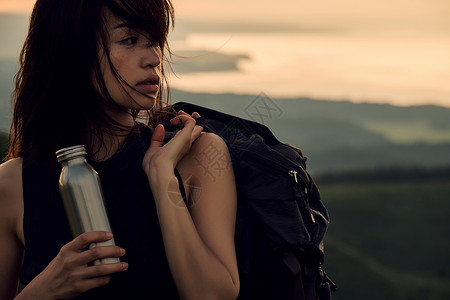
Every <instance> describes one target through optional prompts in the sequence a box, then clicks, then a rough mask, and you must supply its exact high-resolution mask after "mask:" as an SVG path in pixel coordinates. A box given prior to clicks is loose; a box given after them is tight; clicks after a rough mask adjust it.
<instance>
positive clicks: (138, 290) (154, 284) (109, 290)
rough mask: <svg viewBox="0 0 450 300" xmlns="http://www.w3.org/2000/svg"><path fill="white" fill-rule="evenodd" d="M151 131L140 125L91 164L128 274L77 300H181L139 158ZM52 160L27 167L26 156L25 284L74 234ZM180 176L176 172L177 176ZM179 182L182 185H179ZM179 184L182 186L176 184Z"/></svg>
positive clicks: (23, 265)
mask: <svg viewBox="0 0 450 300" xmlns="http://www.w3.org/2000/svg"><path fill="white" fill-rule="evenodd" d="M151 135H152V132H151V130H150V129H149V128H148V127H146V126H138V127H137V129H136V132H134V133H132V134H130V136H129V137H128V138H127V140H126V142H125V144H124V146H123V147H122V148H121V150H120V151H119V152H117V153H116V154H115V155H114V156H113V157H111V158H110V159H108V160H106V161H104V162H92V161H90V163H91V165H92V166H93V167H94V168H95V169H96V170H97V172H98V173H99V176H100V180H101V182H102V189H103V193H104V197H105V204H106V207H107V210H108V215H109V218H110V222H111V227H112V231H113V232H114V239H115V241H116V244H117V245H118V246H120V247H123V248H125V249H126V251H127V252H126V255H125V256H124V257H123V258H122V261H126V262H128V264H129V268H128V270H127V271H125V272H123V273H117V274H113V275H112V281H111V282H110V283H109V284H108V285H106V286H104V287H100V288H97V289H94V290H91V291H89V292H87V293H85V294H83V295H80V296H79V297H77V298H76V299H140V298H142V297H145V298H148V299H179V297H178V294H177V290H176V287H175V283H174V281H173V278H172V276H171V273H170V270H169V266H168V262H167V258H166V254H165V250H164V244H163V239H162V234H161V229H160V225H159V221H158V217H157V213H156V207H155V202H154V198H153V195H152V192H151V190H150V186H149V183H148V179H147V176H146V174H145V173H144V171H143V170H142V159H143V156H144V154H145V152H146V150H147V148H148V146H149V144H150V140H151ZM55 161H56V160H52V161H51V162H39V163H34V164H31V165H29V164H28V163H27V161H26V159H25V158H24V167H23V175H22V180H23V197H24V222H23V226H24V235H25V244H26V245H25V253H24V260H23V264H22V269H21V272H20V281H21V283H22V284H24V285H26V284H28V283H29V282H30V281H31V280H32V279H33V278H34V277H36V276H37V275H38V274H39V273H40V272H42V271H43V270H44V268H45V267H46V266H47V265H48V264H49V262H50V261H51V260H52V259H53V258H54V257H55V256H56V255H57V254H58V252H59V250H60V249H61V247H62V246H63V245H65V244H66V243H67V242H69V241H71V240H72V234H71V232H70V227H69V224H68V221H67V218H66V214H65V211H64V207H63V204H62V201H61V198H60V195H59V190H58V179H59V174H60V171H61V169H60V167H59V166H58V164H57V163H55ZM177 175H178V174H177ZM180 183H181V182H180ZM180 185H181V184H180Z"/></svg>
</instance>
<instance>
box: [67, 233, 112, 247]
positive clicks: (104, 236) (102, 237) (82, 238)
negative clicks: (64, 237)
mask: <svg viewBox="0 0 450 300" xmlns="http://www.w3.org/2000/svg"><path fill="white" fill-rule="evenodd" d="M112 238H113V235H112V233H111V232H106V231H91V232H85V233H82V234H80V235H79V236H77V237H76V238H75V239H73V240H72V241H71V242H69V243H67V244H66V245H64V246H63V247H62V248H61V251H65V250H68V251H80V250H83V249H85V248H86V247H87V246H89V244H91V243H95V242H104V241H109V240H110V239H112Z"/></svg>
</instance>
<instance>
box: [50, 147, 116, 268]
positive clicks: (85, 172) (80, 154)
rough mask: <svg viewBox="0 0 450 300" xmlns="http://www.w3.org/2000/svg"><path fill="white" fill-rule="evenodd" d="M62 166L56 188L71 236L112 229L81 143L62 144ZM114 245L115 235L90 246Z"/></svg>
mask: <svg viewBox="0 0 450 300" xmlns="http://www.w3.org/2000/svg"><path fill="white" fill-rule="evenodd" d="M56 157H57V159H58V162H60V163H61V166H62V170H61V175H60V177H59V192H60V194H61V198H62V200H63V203H64V208H65V210H66V214H67V217H68V219H69V224H70V228H71V230H72V234H73V236H74V237H77V236H78V235H80V234H82V233H83V232H90V231H97V230H104V231H108V232H111V226H110V225H109V220H108V215H107V213H106V209H105V204H104V201H103V193H102V189H101V184H100V178H99V177H98V173H97V172H96V171H95V170H94V168H93V167H92V166H91V165H90V164H89V163H88V162H87V161H86V149H85V147H84V146H83V145H78V146H73V147H69V148H64V149H61V150H58V151H57V152H56ZM111 245H115V242H114V239H111V240H109V241H106V242H98V243H92V244H90V245H89V248H91V249H92V248H94V247H97V246H111ZM119 261H120V260H119V258H116V257H111V258H102V259H98V260H95V261H94V265H99V264H110V263H116V262H119Z"/></svg>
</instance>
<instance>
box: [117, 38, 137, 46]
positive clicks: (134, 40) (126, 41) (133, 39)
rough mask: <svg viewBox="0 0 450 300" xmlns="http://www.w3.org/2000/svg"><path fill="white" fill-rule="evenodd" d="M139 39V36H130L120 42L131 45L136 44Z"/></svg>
mask: <svg viewBox="0 0 450 300" xmlns="http://www.w3.org/2000/svg"><path fill="white" fill-rule="evenodd" d="M137 41H138V38H137V37H130V38H126V39H123V40H121V41H119V43H120V44H122V45H128V46H131V45H135V44H136V43H137Z"/></svg>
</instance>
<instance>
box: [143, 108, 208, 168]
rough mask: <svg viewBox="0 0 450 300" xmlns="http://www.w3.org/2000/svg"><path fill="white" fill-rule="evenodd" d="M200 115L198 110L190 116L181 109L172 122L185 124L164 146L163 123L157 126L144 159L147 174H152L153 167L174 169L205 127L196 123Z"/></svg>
mask: <svg viewBox="0 0 450 300" xmlns="http://www.w3.org/2000/svg"><path fill="white" fill-rule="evenodd" d="M199 117H200V115H199V114H198V113H196V112H194V113H193V114H192V116H190V115H188V114H187V113H185V112H184V111H179V112H178V115H177V116H176V117H174V118H172V119H171V120H170V122H171V123H172V124H174V125H183V128H182V129H181V130H180V131H178V132H177V134H176V135H175V137H174V138H172V139H171V140H170V141H169V142H168V143H167V144H166V145H164V146H163V143H164V136H165V130H164V126H163V125H161V124H159V125H158V126H156V128H155V131H154V132H153V135H152V141H151V143H150V147H149V148H148V150H147V153H146V154H145V156H144V159H143V161H142V166H143V168H144V171H145V173H146V174H147V176H149V175H150V171H151V170H152V169H157V168H162V169H165V170H170V171H173V169H174V168H175V166H176V165H177V163H178V162H179V161H180V160H181V159H182V158H183V156H185V155H186V153H188V152H189V150H190V149H191V146H192V143H193V142H194V141H195V140H196V139H197V138H198V137H199V136H200V134H201V133H202V131H203V127H201V126H199V125H196V121H195V119H196V118H199Z"/></svg>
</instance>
